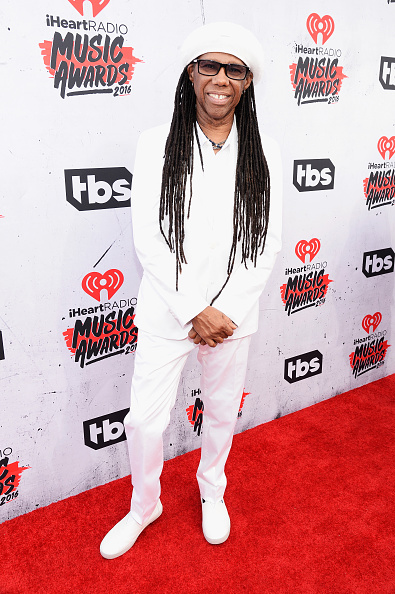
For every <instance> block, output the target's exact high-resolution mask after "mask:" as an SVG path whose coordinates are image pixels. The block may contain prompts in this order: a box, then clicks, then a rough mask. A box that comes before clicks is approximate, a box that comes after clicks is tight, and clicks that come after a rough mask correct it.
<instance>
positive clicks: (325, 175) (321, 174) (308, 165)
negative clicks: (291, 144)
mask: <svg viewBox="0 0 395 594" xmlns="http://www.w3.org/2000/svg"><path fill="white" fill-rule="evenodd" d="M293 184H294V186H295V188H296V189H297V190H299V192H312V191H316V190H333V187H334V185H335V167H334V165H333V163H332V161H331V160H330V159H302V160H299V161H294V176H293Z"/></svg>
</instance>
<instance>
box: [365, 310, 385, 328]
mask: <svg viewBox="0 0 395 594" xmlns="http://www.w3.org/2000/svg"><path fill="white" fill-rule="evenodd" d="M381 320H382V315H381V313H380V312H379V311H376V313H375V314H373V315H372V316H371V315H367V316H365V317H364V319H363V320H362V328H363V329H364V330H365V332H367V333H368V334H371V332H374V331H375V330H376V328H377V326H378V325H379V324H380V322H381ZM370 328H372V330H370Z"/></svg>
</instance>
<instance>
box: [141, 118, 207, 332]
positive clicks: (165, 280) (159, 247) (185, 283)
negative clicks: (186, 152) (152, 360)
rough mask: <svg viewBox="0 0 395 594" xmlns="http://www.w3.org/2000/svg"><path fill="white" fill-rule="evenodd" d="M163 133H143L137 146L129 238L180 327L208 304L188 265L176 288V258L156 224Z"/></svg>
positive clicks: (162, 129)
mask: <svg viewBox="0 0 395 594" xmlns="http://www.w3.org/2000/svg"><path fill="white" fill-rule="evenodd" d="M167 132H168V127H163V126H161V127H160V128H154V129H152V130H148V131H146V132H143V134H142V135H141V136H140V139H139V142H138V145H137V152H136V160H135V166H134V172H133V184H132V197H131V207H132V224H133V238H134V245H135V248H136V253H137V256H138V258H139V260H140V263H141V265H142V267H143V270H144V277H145V279H146V281H148V282H149V283H150V285H151V287H152V289H153V290H154V291H156V292H157V293H158V294H159V295H160V297H161V298H162V299H163V300H164V301H165V303H166V305H167V307H168V309H169V311H170V313H171V314H172V315H173V316H174V317H175V318H176V319H177V321H178V322H179V324H180V326H181V327H185V326H186V325H187V324H188V322H190V321H191V320H192V318H194V317H195V316H196V315H197V314H198V313H200V312H201V311H203V309H205V308H206V307H207V306H208V305H209V304H208V303H207V302H206V301H205V300H204V299H203V298H202V297H201V296H199V294H198V293H197V291H196V290H195V287H196V279H194V278H193V274H191V271H190V270H189V267H188V266H183V269H182V284H181V283H179V284H180V286H179V290H178V291H176V257H175V254H174V253H171V252H170V249H169V247H168V245H167V243H166V241H165V239H164V237H163V235H162V233H161V231H160V227H159V203H160V188H161V180H162V169H163V155H164V147H165V143H166V138H167Z"/></svg>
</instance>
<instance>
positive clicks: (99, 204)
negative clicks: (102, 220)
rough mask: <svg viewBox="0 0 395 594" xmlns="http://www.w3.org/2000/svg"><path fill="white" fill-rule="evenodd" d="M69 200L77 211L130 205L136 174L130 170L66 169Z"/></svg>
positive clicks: (110, 168)
mask: <svg viewBox="0 0 395 594" xmlns="http://www.w3.org/2000/svg"><path fill="white" fill-rule="evenodd" d="M64 179H65V183H66V200H67V202H69V203H70V204H72V205H73V206H74V207H75V208H76V209H77V210H100V209H106V208H123V207H125V206H130V190H131V187H132V174H131V173H130V171H128V170H127V169H126V167H108V168H99V169H65V172H64Z"/></svg>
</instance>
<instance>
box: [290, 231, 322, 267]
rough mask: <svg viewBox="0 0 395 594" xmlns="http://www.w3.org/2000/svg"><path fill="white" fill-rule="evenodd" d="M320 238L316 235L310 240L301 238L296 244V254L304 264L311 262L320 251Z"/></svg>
mask: <svg viewBox="0 0 395 594" xmlns="http://www.w3.org/2000/svg"><path fill="white" fill-rule="evenodd" d="M320 247H321V243H320V240H319V239H317V238H316V237H314V238H313V239H310V241H306V240H305V239H301V240H300V241H298V243H297V244H296V246H295V254H296V255H297V256H298V258H299V260H301V261H302V262H303V264H306V263H307V264H308V263H309V262H311V261H312V260H313V259H314V258H315V256H316V255H317V254H318V252H319V251H320Z"/></svg>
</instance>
